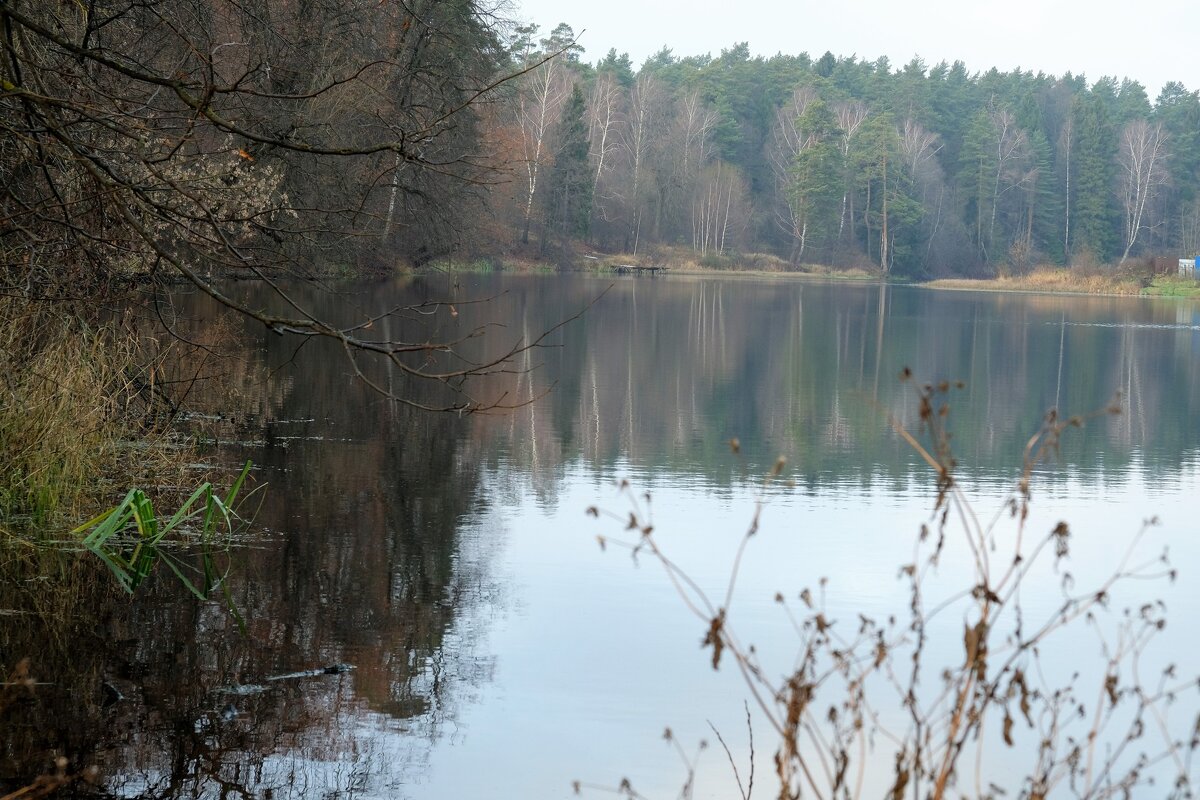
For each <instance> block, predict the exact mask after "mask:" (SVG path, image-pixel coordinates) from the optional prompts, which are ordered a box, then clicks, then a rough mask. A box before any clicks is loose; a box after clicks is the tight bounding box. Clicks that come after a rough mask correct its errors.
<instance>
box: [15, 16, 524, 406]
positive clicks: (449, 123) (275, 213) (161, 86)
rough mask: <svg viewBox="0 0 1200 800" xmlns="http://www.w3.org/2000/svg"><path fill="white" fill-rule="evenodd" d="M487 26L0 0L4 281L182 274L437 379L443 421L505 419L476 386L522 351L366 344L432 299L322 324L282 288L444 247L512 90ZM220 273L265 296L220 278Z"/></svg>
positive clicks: (278, 320)
mask: <svg viewBox="0 0 1200 800" xmlns="http://www.w3.org/2000/svg"><path fill="white" fill-rule="evenodd" d="M497 24H498V21H497V20H496V19H494V18H493V17H492V16H491V12H490V11H489V10H488V9H487V8H486V7H484V6H483V5H482V4H479V3H477V2H475V0H452V1H451V2H435V1H434V0H413V1H412V2H409V3H403V4H402V3H396V4H393V3H385V4H380V3H375V2H366V0H360V1H357V2H352V3H343V2H335V1H334V0H310V2H306V3H300V4H278V5H277V4H269V5H268V4H265V3H262V2H258V1H257V0H247V2H244V3H238V4H227V3H219V2H215V0H178V2H156V1H155V0H144V1H143V2H107V1H106V0H105V1H102V0H96V2H90V3H87V4H83V3H79V4H73V3H44V2H40V0H36V1H35V0H0V34H2V36H0V230H3V231H4V232H5V233H4V236H3V237H2V240H0V265H2V268H3V282H4V283H5V285H6V287H7V288H8V290H9V291H10V292H21V293H24V294H25V295H27V296H29V297H36V298H43V299H50V300H61V299H64V298H82V299H84V300H87V299H93V300H95V299H103V298H107V297H112V296H114V294H115V293H117V292H119V291H125V288H123V287H128V286H131V285H138V284H145V283H147V282H150V283H152V284H153V283H155V282H161V281H163V280H166V279H170V278H171V277H172V276H174V277H176V278H182V279H184V280H186V281H188V282H190V283H192V284H194V285H195V286H196V287H197V288H199V289H200V290H201V291H203V292H205V293H206V294H208V295H210V296H211V297H213V298H214V299H216V300H218V301H219V302H221V303H223V304H224V305H226V306H227V307H229V308H231V309H234V310H236V311H238V312H240V313H241V314H243V315H245V316H247V317H249V318H251V319H254V320H256V321H258V322H259V323H261V324H262V325H264V326H266V327H267V328H268V329H270V330H271V331H274V332H276V333H278V334H281V335H291V336H298V337H323V338H329V339H333V340H335V341H337V342H339V343H340V344H341V345H342V346H343V347H344V349H345V351H346V353H347V355H348V356H349V357H350V359H351V361H352V362H353V363H354V366H355V370H356V372H358V374H359V375H360V376H362V377H363V379H364V380H367V379H366V377H365V375H363V373H362V371H361V370H359V369H358V359H359V358H361V357H363V356H374V357H378V358H382V359H384V360H386V361H388V362H389V363H391V364H392V365H393V366H394V368H395V370H396V371H397V372H398V373H399V374H401V375H403V376H404V377H405V378H406V379H410V380H414V381H433V382H437V383H441V384H443V385H444V386H445V387H447V389H448V390H449V391H450V393H451V394H450V395H448V396H447V398H446V402H445V404H444V407H447V408H458V409H467V410H479V409H482V408H488V407H495V406H497V405H504V401H503V400H502V399H493V400H486V399H481V398H479V397H475V396H473V395H472V394H471V391H472V390H471V388H470V385H469V379H471V378H473V377H476V376H482V375H487V374H491V373H494V372H496V371H501V370H505V369H507V368H508V364H509V363H510V361H511V359H512V358H513V356H514V355H515V354H517V353H520V352H522V351H523V350H524V349H526V348H528V347H530V346H533V345H535V342H529V341H524V342H518V343H516V344H514V345H512V346H511V347H508V348H504V349H502V351H501V352H500V353H499V354H498V355H492V356H484V357H482V358H480V359H478V360H468V359H466V357H465V356H464V355H463V354H462V353H461V351H459V346H460V345H463V344H465V343H466V342H467V341H468V340H472V339H476V338H478V337H479V336H481V335H482V331H481V330H476V331H468V332H463V333H461V334H456V335H454V336H452V337H451V339H449V340H436V339H435V338H434V337H431V336H429V334H428V333H427V332H426V333H424V334H418V335H417V336H416V338H414V339H412V340H404V341H399V340H393V339H391V338H389V337H387V336H384V335H381V334H380V333H379V332H380V331H381V330H382V329H384V328H385V327H386V326H383V325H377V324H376V323H377V322H378V321H380V320H383V319H386V318H388V317H393V316H398V317H414V318H436V317H438V316H439V315H445V314H448V313H449V312H448V308H449V307H448V306H447V305H445V304H431V305H429V306H427V307H422V308H420V309H381V310H380V311H379V314H378V315H377V316H371V317H363V318H360V319H357V320H349V321H340V322H335V321H332V320H328V319H324V318H321V317H320V316H319V315H317V314H316V313H314V312H312V311H311V310H308V309H306V308H305V307H303V305H302V304H300V303H299V302H297V301H296V300H295V299H293V298H292V297H290V296H289V295H288V293H287V292H286V290H285V288H284V287H283V286H282V285H281V284H280V283H279V282H278V280H277V278H278V277H279V276H280V275H284V274H295V273H296V272H297V271H300V272H301V273H303V272H304V271H305V270H306V269H307V268H309V267H311V266H312V264H313V262H314V261H319V260H320V258H322V257H323V255H324V254H325V253H328V252H335V253H338V254H340V255H341V256H342V257H346V256H348V255H350V254H352V253H356V252H359V251H360V250H361V248H360V245H361V244H362V243H363V242H365V241H380V239H381V236H388V235H394V234H393V231H395V230H403V231H404V234H405V235H404V241H405V242H411V243H412V244H411V245H410V247H411V249H410V250H409V251H408V252H409V255H410V256H411V257H412V258H413V259H414V260H419V259H420V258H422V257H425V258H427V257H429V247H430V245H431V244H433V243H436V242H442V241H446V239H445V234H446V231H447V230H449V229H452V228H453V227H454V226H455V225H456V223H457V221H459V220H461V217H459V216H458V215H459V214H460V213H461V209H463V208H464V207H465V208H467V209H469V208H470V206H469V205H468V204H466V203H465V202H464V198H466V197H468V196H469V194H470V192H471V191H473V190H475V189H477V188H479V187H482V186H484V185H485V184H486V183H487V182H488V181H489V180H490V175H491V172H490V170H489V165H488V164H487V162H486V159H485V158H484V154H483V152H482V148H481V144H480V141H479V138H478V136H477V135H476V117H475V108H476V107H477V106H478V105H479V104H480V103H481V102H485V101H486V100H487V99H488V98H489V97H490V96H491V94H492V92H493V91H494V90H495V89H497V88H498V87H500V86H501V85H503V84H505V83H506V82H507V81H508V80H510V79H511V78H512V77H513V76H512V75H509V74H504V73H503V72H502V68H503V66H504V56H503V53H502V51H501V48H500V47H499V45H498V37H497V35H496V33H497V31H496V26H497ZM540 66H541V63H535V64H532V65H531V66H530V68H531V69H537V68H539V67H540ZM498 72H499V73H500V74H501V77H500V78H496V75H497V74H498ZM464 192H466V194H464ZM423 253H424V254H425V255H424V256H423V255H422V254H423ZM350 257H354V256H352V255H350ZM231 271H233V272H237V273H239V274H243V275H246V276H249V277H253V278H255V279H257V280H259V281H262V282H264V283H266V284H267V285H269V286H271V287H273V289H274V290H275V294H274V297H275V299H276V301H277V302H274V303H271V304H268V305H265V306H260V305H255V304H252V303H251V302H249V301H244V300H241V299H238V297H235V296H234V295H233V294H232V293H230V292H228V291H226V290H225V289H223V288H222V287H221V286H220V285H218V284H217V283H216V282H214V280H213V278H212V276H213V275H221V274H226V273H229V272H231ZM417 312H420V313H419V314H418V313H417ZM442 318H444V316H443V317H442ZM406 330H409V331H410V332H412V326H411V325H408V326H406ZM376 388H380V389H381V391H384V393H385V394H390V395H391V396H392V397H394V399H396V400H399V401H402V402H413V401H412V400H411V395H410V396H409V397H405V396H404V395H403V391H404V390H403V389H401V390H399V391H400V392H401V393H400V394H393V393H390V392H388V391H387V390H386V389H384V388H381V387H376ZM413 404H414V405H416V403H415V402H413ZM439 407H442V406H439Z"/></svg>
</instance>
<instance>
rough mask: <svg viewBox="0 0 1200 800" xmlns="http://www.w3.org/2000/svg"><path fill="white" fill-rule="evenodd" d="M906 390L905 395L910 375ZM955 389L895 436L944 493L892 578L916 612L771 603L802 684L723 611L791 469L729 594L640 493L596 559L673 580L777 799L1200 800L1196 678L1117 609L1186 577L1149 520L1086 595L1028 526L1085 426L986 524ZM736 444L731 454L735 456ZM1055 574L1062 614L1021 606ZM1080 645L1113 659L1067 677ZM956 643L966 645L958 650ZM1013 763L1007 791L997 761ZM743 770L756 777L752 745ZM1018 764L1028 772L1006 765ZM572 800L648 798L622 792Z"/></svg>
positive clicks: (1155, 613)
mask: <svg viewBox="0 0 1200 800" xmlns="http://www.w3.org/2000/svg"><path fill="white" fill-rule="evenodd" d="M903 378H904V379H905V380H909V376H908V375H907V370H906V374H905V375H904V376H903ZM955 388H956V387H955V386H952V385H950V384H945V383H943V384H940V385H937V386H932V385H926V386H921V387H916V388H915V392H916V394H917V397H918V400H919V409H920V412H919V423H918V424H917V425H916V426H913V427H912V429H911V430H910V429H909V427H906V426H905V425H904V424H902V423H901V422H900V421H897V420H893V421H892V423H893V427H894V429H895V431H896V433H897V435H898V436H900V437H901V438H902V439H903V440H904V441H905V442H907V443H908V445H909V446H910V447H911V448H912V449H913V451H914V452H915V453H916V454H917V455H918V456H919V458H920V460H921V461H922V462H924V464H925V465H926V466H927V467H928V469H929V471H930V473H931V475H932V477H933V479H934V482H935V485H936V494H935V496H936V501H935V504H934V508H933V511H932V515H931V518H930V521H929V523H928V524H926V525H923V526H922V527H921V529H920V531H919V533H918V535H917V537H916V540H915V542H914V548H913V558H912V560H911V561H909V562H907V563H904V564H900V565H898V576H899V579H900V581H901V582H902V585H903V586H904V590H905V591H904V594H905V595H906V596H907V605H906V607H901V608H896V609H895V610H894V613H892V614H889V615H888V616H887V617H886V618H884V619H875V618H871V617H868V616H865V615H861V614H860V615H858V616H857V617H856V618H854V619H844V618H841V619H839V618H837V617H836V616H835V614H834V612H832V611H831V610H830V608H829V607H828V606H827V604H826V600H825V598H826V594H827V591H828V590H829V589H830V582H828V581H826V580H825V579H822V581H821V585H820V586H819V587H811V588H805V589H802V590H801V591H800V592H799V593H797V594H791V595H790V596H785V595H784V594H782V593H780V594H778V595H776V598H775V599H776V601H777V603H778V604H779V606H780V607H781V611H782V613H783V614H785V615H786V617H787V619H788V620H789V621H790V622H791V624H792V626H793V628H794V630H795V632H796V636H797V641H796V642H795V645H796V650H797V656H796V659H795V662H794V663H795V665H796V666H795V668H794V669H792V670H791V671H786V672H782V673H779V672H775V671H773V670H771V669H769V668H767V667H765V666H764V660H763V658H762V655H761V652H760V651H759V650H757V649H756V648H755V647H754V646H753V645H751V644H748V643H747V642H746V640H745V639H744V638H743V637H742V636H740V635H739V634H738V631H737V624H736V623H737V620H736V619H735V618H734V617H733V616H731V615H730V613H729V608H730V603H731V601H732V600H733V597H734V585H735V583H736V581H737V577H738V572H739V568H740V564H741V562H742V559H743V555H744V554H745V552H746V550H747V548H748V547H749V546H750V545H751V543H752V542H753V540H754V538H755V535H756V533H757V531H758V530H759V525H760V521H761V516H762V513H763V510H764V507H765V502H766V501H765V499H764V498H765V497H766V489H767V487H769V486H771V485H772V484H773V483H776V482H778V481H781V480H782V479H783V472H784V463H783V461H782V460H780V461H779V462H778V463H777V464H776V465H775V467H774V469H773V470H772V471H771V473H770V474H769V475H768V476H767V477H766V479H765V481H764V484H763V492H761V493H760V494H759V499H758V500H757V501H756V505H755V509H754V514H753V516H752V520H751V524H750V525H749V528H748V530H747V532H746V533H745V535H744V536H743V537H742V539H741V541H740V544H739V546H738V549H737V552H736V555H735V557H734V560H733V563H732V565H731V569H730V576H729V581H728V589H727V591H726V592H725V593H724V595H723V596H720V597H715V596H713V595H712V594H711V593H708V592H705V591H704V590H702V589H701V588H700V586H699V585H698V584H697V583H696V582H694V581H693V580H692V579H691V578H690V577H689V576H688V575H687V574H686V573H685V572H684V570H682V569H681V568H680V567H679V566H678V565H677V563H676V561H675V560H673V558H672V557H671V555H670V554H669V553H667V552H665V551H664V550H663V549H661V548H660V546H659V540H658V538H657V536H656V534H655V528H654V523H653V520H652V519H651V518H650V512H649V496H648V495H642V496H638V495H637V494H635V492H634V491H633V489H632V488H631V487H629V486H628V485H627V484H622V487H621V488H622V492H623V494H624V496H625V497H626V498H627V500H628V503H629V509H628V511H626V512H623V513H615V512H610V511H602V510H599V509H597V508H592V509H589V514H591V515H592V516H596V517H606V518H610V519H612V520H616V521H618V522H619V523H620V524H621V525H622V526H623V528H624V530H625V533H624V534H622V535H616V536H611V535H608V534H602V535H601V536H600V542H601V545H602V547H605V548H610V547H616V548H619V549H625V550H627V551H629V552H631V553H632V554H634V555H635V556H641V557H643V558H649V559H651V560H652V561H655V562H657V563H658V564H660V565H661V566H662V567H663V569H664V570H665V573H666V575H667V578H668V580H669V581H670V582H671V583H672V585H673V586H674V588H675V589H676V591H677V592H678V594H679V596H680V597H681V599H682V600H683V602H684V604H685V605H686V607H687V608H688V609H689V610H690V611H691V612H692V614H694V615H695V617H696V618H697V621H698V623H699V625H698V628H702V629H703V646H704V647H705V648H706V650H707V654H708V658H709V659H710V660H711V664H712V667H713V668H714V669H722V668H724V669H733V670H735V671H736V672H737V674H738V675H739V676H740V678H741V681H742V683H743V685H744V687H745V690H746V692H747V694H748V696H749V698H750V704H751V706H754V707H756V710H757V712H758V718H759V719H760V720H765V726H766V727H767V728H768V730H767V733H768V735H769V737H770V738H771V739H772V741H773V743H774V759H773V762H772V766H773V772H774V776H775V779H776V781H777V783H778V793H777V796H778V798H779V799H780V800H793V799H795V798H800V797H812V798H822V799H826V798H827V799H829V800H832V799H833V798H838V799H839V800H842V799H847V800H848V799H850V798H859V797H864V796H878V794H879V791H880V787H881V786H882V787H883V791H884V794H885V796H887V797H890V798H892V799H893V800H903V798H909V797H911V798H913V800H944V799H945V798H950V797H974V798H979V799H980V800H983V799H984V798H1000V797H1019V798H1024V799H1025V800H1045V798H1048V797H1061V796H1074V797H1079V798H1109V797H1130V796H1141V795H1140V794H1139V793H1144V792H1146V791H1152V792H1153V796H1156V797H1171V798H1182V797H1192V796H1193V790H1194V785H1195V783H1196V769H1195V763H1194V758H1195V755H1196V752H1197V750H1198V749H1200V715H1198V714H1197V703H1196V696H1195V691H1196V689H1197V686H1198V682H1197V678H1196V677H1195V676H1184V675H1181V674H1179V673H1178V671H1177V668H1176V667H1175V666H1174V665H1168V666H1165V667H1163V666H1158V667H1154V666H1151V663H1150V662H1151V661H1153V659H1152V658H1149V657H1148V655H1147V654H1148V652H1149V650H1150V645H1151V643H1152V642H1153V641H1154V640H1155V639H1156V638H1157V637H1158V636H1159V635H1160V633H1161V631H1162V630H1163V629H1164V628H1165V626H1166V619H1165V606H1164V605H1163V604H1162V603H1160V602H1147V603H1142V604H1140V605H1134V606H1131V607H1128V608H1117V607H1116V602H1117V601H1116V599H1115V598H1116V597H1118V596H1124V595H1122V594H1121V593H1120V592H1118V589H1124V588H1125V587H1126V586H1127V585H1128V584H1132V583H1142V582H1145V581H1150V582H1155V581H1157V582H1162V583H1165V582H1172V581H1174V580H1175V571H1174V570H1173V569H1172V568H1171V567H1170V565H1169V564H1168V563H1167V559H1166V553H1165V551H1163V552H1162V553H1158V552H1154V553H1147V552H1146V542H1145V537H1146V534H1147V532H1148V531H1149V529H1150V528H1151V527H1153V526H1154V525H1155V524H1156V523H1155V521H1154V520H1149V521H1147V522H1146V523H1145V524H1144V525H1143V527H1142V529H1141V530H1140V531H1138V532H1137V533H1136V534H1135V535H1134V536H1132V537H1131V539H1130V541H1129V542H1128V543H1127V547H1126V549H1125V550H1124V552H1122V553H1114V554H1113V555H1112V560H1111V562H1110V566H1111V571H1110V572H1108V573H1107V577H1106V578H1101V579H1099V580H1098V581H1096V582H1095V583H1090V584H1089V585H1087V586H1077V585H1076V583H1075V580H1074V578H1073V577H1072V572H1071V569H1072V567H1071V558H1070V557H1071V546H1072V531H1071V529H1070V527H1069V525H1068V524H1067V523H1066V522H1059V523H1058V524H1057V525H1055V526H1054V527H1053V528H1052V529H1051V530H1049V531H1046V530H1034V529H1032V528H1031V526H1030V524H1029V522H1030V502H1031V497H1032V484H1033V483H1034V480H1035V476H1036V469H1037V467H1038V466H1039V465H1040V464H1042V463H1043V462H1044V461H1046V460H1047V458H1048V457H1050V456H1052V455H1053V454H1054V453H1055V452H1056V451H1057V449H1058V446H1059V442H1060V439H1061V437H1062V436H1063V435H1064V433H1066V432H1067V431H1069V430H1070V429H1072V428H1076V427H1081V426H1083V425H1084V424H1085V423H1086V422H1087V419H1086V418H1083V417H1062V416H1060V415H1058V414H1057V413H1056V412H1054V411H1051V412H1050V413H1048V414H1047V415H1046V417H1045V419H1044V421H1043V423H1042V426H1041V428H1040V429H1039V430H1038V432H1037V433H1036V434H1034V435H1033V436H1032V437H1031V438H1030V439H1029V440H1028V442H1027V443H1026V445H1025V448H1024V458H1023V464H1022V467H1021V470H1020V473H1019V475H1018V477H1017V480H1016V483H1015V485H1014V486H1013V488H1012V490H1011V493H1010V494H1009V495H1008V497H1007V499H1006V501H1005V502H1004V504H1003V507H1002V508H1001V509H1000V510H999V511H998V512H997V513H995V515H994V516H991V517H984V516H983V515H982V514H981V513H980V511H979V510H978V509H977V507H976V504H975V503H974V502H973V501H972V499H971V498H970V497H969V496H968V494H967V493H966V491H965V490H964V488H963V486H962V485H961V484H960V482H959V480H958V477H957V474H958V464H957V461H956V460H955V457H954V454H953V452H952V450H951V447H950V441H951V435H950V431H949V429H948V419H949V408H950V405H949V399H948V398H949V396H950V395H951V394H952V393H953V392H954V391H955ZM1099 413H1100V414H1104V413H1118V409H1117V408H1116V407H1115V406H1114V407H1113V408H1109V409H1105V410H1104V411H1102V412H1099ZM732 444H733V446H734V448H735V451H736V441H735V442H733V443H732ZM951 558H953V559H955V560H954V561H951V560H950V559H951ZM943 561H947V562H949V563H951V564H955V565H956V564H957V562H958V561H962V562H965V563H966V564H968V565H970V566H969V568H967V569H965V570H964V571H963V574H960V573H959V571H957V570H958V569H959V568H958V567H957V566H954V567H949V568H943V569H942V570H941V574H939V567H942V566H943ZM947 572H949V573H951V574H946V573H947ZM1102 574H1103V573H1102ZM1048 575H1049V576H1050V577H1051V578H1053V579H1056V580H1058V581H1059V582H1060V584H1061V586H1060V590H1061V595H1060V601H1059V602H1058V605H1057V607H1055V608H1052V609H1050V610H1049V611H1047V610H1046V609H1045V608H1041V609H1038V608H1029V607H1027V606H1026V604H1025V603H1024V602H1023V598H1022V590H1023V589H1024V590H1025V591H1026V592H1029V591H1030V590H1031V589H1032V587H1033V585H1035V584H1036V583H1038V582H1041V581H1044V580H1046V579H1047V576H1048ZM1138 596H1139V597H1140V596H1144V594H1141V595H1138ZM956 620H960V622H956ZM956 629H957V631H958V633H957V634H954V631H955V630H956ZM1081 630H1083V631H1086V630H1091V631H1092V632H1093V633H1094V634H1095V635H1096V636H1097V637H1098V640H1099V642H1098V643H1099V651H1100V652H1102V653H1103V656H1102V658H1101V659H1100V660H1099V661H1098V662H1097V663H1096V666H1095V668H1094V669H1092V670H1090V671H1089V670H1088V669H1086V668H1083V667H1079V668H1076V667H1075V662H1076V660H1077V659H1078V658H1079V654H1078V653H1075V654H1074V655H1070V654H1068V656H1067V658H1066V662H1067V663H1066V672H1067V673H1068V674H1067V675H1066V676H1065V677H1064V676H1063V674H1062V673H1063V671H1064V670H1063V663H1061V661H1060V662H1058V663H1052V661H1051V659H1052V658H1055V656H1051V655H1049V654H1050V653H1055V652H1057V653H1058V656H1057V657H1058V658H1059V659H1062V653H1061V652H1060V651H1058V650H1056V649H1055V646H1056V645H1059V642H1060V640H1063V639H1069V640H1071V641H1073V638H1072V637H1074V636H1075V635H1076V633H1078V632H1079V631H1081ZM955 635H957V636H958V637H961V638H960V639H959V640H958V641H960V642H961V644H959V645H954V642H953V641H952V639H953V637H954V636H955ZM1060 647H1061V646H1060ZM1072 669H1074V670H1075V671H1074V672H1073V674H1072ZM1185 698H1186V702H1185ZM748 722H749V721H748ZM763 724H764V723H763V722H760V723H759V725H760V727H761V726H762V725H763ZM1001 752H1003V753H1005V756H1004V757H1003V763H1004V765H1005V766H1004V769H1003V770H1002V775H1001V776H1000V777H997V773H996V771H995V768H994V765H992V762H993V761H994V759H995V757H996V756H997V755H998V754H999V753H1001ZM726 756H727V757H728V759H729V763H730V765H731V767H732V768H733V770H734V774H735V776H736V777H737V778H738V780H737V784H738V787H739V791H740V794H741V796H742V798H743V800H749V798H750V796H751V794H752V791H753V780H752V779H751V781H750V786H749V787H747V786H744V785H743V782H742V780H741V775H740V774H739V772H738V768H737V762H738V760H739V759H738V758H737V757H735V756H734V755H733V754H732V753H731V752H729V750H728V749H726ZM749 761H750V763H749V768H750V770H749V774H750V775H751V776H752V775H753V769H754V751H753V746H751V752H750V756H749ZM684 763H685V767H686V771H687V778H686V781H685V783H684V786H683V790H682V792H681V793H680V796H681V797H685V798H690V797H692V796H693V795H694V792H695V786H694V775H695V770H694V766H693V764H694V762H693V761H691V760H689V759H687V758H685V759H684ZM1014 763H1015V764H1019V765H1020V766H1018V767H1016V768H1012V766H1011V765H1012V764H1014ZM990 765H991V766H992V769H991V770H990V771H989V766H990ZM881 772H882V774H881ZM996 781H999V782H1001V783H1004V784H1005V785H997V783H996ZM760 783H761V781H760ZM872 784H873V786H872ZM575 789H576V792H577V793H579V792H581V791H582V790H584V789H587V790H592V791H602V792H606V793H615V794H617V795H620V796H623V797H627V798H643V797H644V795H642V794H641V793H640V792H638V791H637V790H636V789H635V788H634V786H633V785H632V784H631V782H630V781H628V780H622V781H621V782H620V784H618V785H616V786H596V785H584V784H576V787H575ZM768 791H769V790H768Z"/></svg>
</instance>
